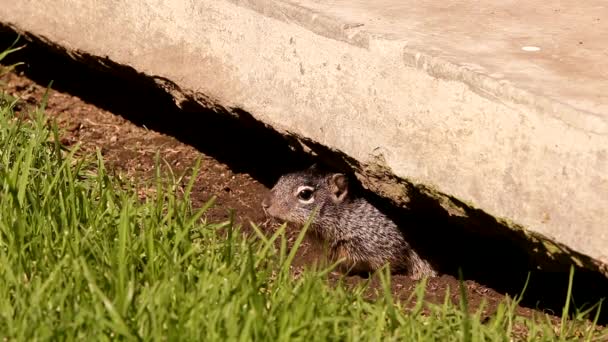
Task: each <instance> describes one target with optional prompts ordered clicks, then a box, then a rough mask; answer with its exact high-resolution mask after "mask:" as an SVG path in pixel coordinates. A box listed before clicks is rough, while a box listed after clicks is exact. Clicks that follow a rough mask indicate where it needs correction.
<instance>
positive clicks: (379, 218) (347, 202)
mask: <svg viewBox="0 0 608 342" xmlns="http://www.w3.org/2000/svg"><path fill="white" fill-rule="evenodd" d="M349 190H350V188H349V182H348V178H347V176H346V175H345V174H343V173H332V172H327V171H324V170H322V169H321V168H320V167H318V166H317V165H316V164H315V165H313V166H311V167H310V168H308V169H306V170H303V171H299V172H294V173H288V174H286V175H283V176H282V177H280V179H279V180H278V181H277V183H276V185H275V186H274V187H273V188H272V189H271V190H270V193H269V194H268V195H267V196H266V198H264V200H263V202H262V207H263V210H264V212H265V213H266V214H267V215H270V216H271V217H273V218H276V219H280V220H283V221H287V222H291V223H295V224H300V225H304V224H305V223H306V222H307V221H308V219H309V218H310V217H311V215H314V216H312V217H313V219H312V221H311V225H310V227H309V230H308V232H307V233H308V235H309V236H312V237H313V238H316V239H317V240H320V241H321V242H323V243H325V244H326V246H327V247H328V252H329V253H328V256H329V258H330V260H331V261H332V262H337V261H339V260H341V262H340V263H339V264H338V270H339V271H341V272H343V273H354V274H361V273H372V272H374V271H376V270H378V269H380V268H381V267H383V266H384V265H386V264H387V263H388V264H389V268H390V271H391V272H392V273H404V274H407V275H409V276H411V277H412V278H414V279H420V278H422V277H425V276H436V275H437V272H436V270H435V269H434V268H433V267H432V266H431V265H430V264H429V263H428V262H427V261H426V260H424V259H422V258H421V257H420V255H418V253H416V251H414V250H413V249H412V248H411V246H410V244H409V243H408V242H407V241H406V240H405V238H404V236H403V233H402V232H401V231H400V230H399V227H398V226H397V225H396V224H395V223H394V222H393V221H392V220H391V219H389V218H388V217H387V216H386V215H384V214H383V213H382V212H380V210H378V209H377V208H376V207H374V206H373V205H372V204H370V203H369V202H368V201H367V200H366V199H365V198H363V197H359V196H356V195H354V194H352V193H351V191H349Z"/></svg>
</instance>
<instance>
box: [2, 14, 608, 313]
mask: <svg viewBox="0 0 608 342" xmlns="http://www.w3.org/2000/svg"><path fill="white" fill-rule="evenodd" d="M14 38H15V33H14V32H13V31H11V29H10V28H7V27H2V26H1V25H0V47H3V46H8V45H10V43H11V42H12V41H13V40H14ZM30 38H31V39H33V43H29V44H28V47H27V49H25V50H23V51H21V52H19V53H18V54H14V55H12V56H11V57H10V58H12V59H13V60H12V61H13V62H15V61H21V62H24V63H25V64H24V65H23V66H21V67H20V68H19V70H20V72H23V73H25V74H26V76H27V77H28V78H30V79H32V80H34V81H35V82H37V83H38V84H42V85H48V84H49V82H50V81H51V80H53V81H54V83H53V88H54V89H56V90H59V91H61V92H66V93H70V94H73V95H75V96H78V97H80V98H81V99H83V100H84V101H86V102H89V103H93V104H95V105H96V106H97V107H100V108H102V109H105V110H107V111H110V112H112V113H115V114H118V115H121V116H122V117H124V118H126V119H128V120H129V121H131V122H133V123H135V124H137V125H140V126H145V127H147V128H149V129H152V130H156V131H159V132H162V133H165V134H168V135H171V136H174V137H176V138H177V139H179V140H180V141H182V142H184V143H186V144H189V145H192V146H194V147H196V148H197V149H198V150H199V151H201V152H203V153H205V154H207V155H210V156H213V157H214V158H216V159H217V160H219V161H221V162H223V163H225V164H227V165H229V166H230V168H231V169H232V170H233V171H234V172H242V173H248V174H250V175H251V176H252V177H253V178H255V179H256V180H257V181H259V182H260V183H262V184H264V185H266V186H267V187H270V186H272V184H273V183H274V182H275V181H276V179H277V178H278V177H279V176H280V175H281V174H283V173H285V172H288V171H292V170H296V169H301V168H303V167H306V166H308V165H309V164H310V157H308V156H307V155H305V154H303V153H302V152H301V151H300V150H298V149H297V148H294V146H297V144H288V143H287V140H286V139H285V138H284V137H283V136H281V135H280V134H279V133H277V132H276V131H274V130H272V129H271V128H269V127H267V126H265V125H264V124H263V123H261V122H259V121H256V120H255V119H254V118H253V117H252V116H251V115H250V114H248V113H246V112H244V111H242V110H239V109H234V108H232V109H225V108H221V107H217V106H214V105H213V104H212V103H211V102H209V101H208V99H205V98H196V96H198V95H192V96H191V97H190V98H187V99H186V100H185V101H183V102H182V103H181V104H180V106H179V107H178V106H177V105H176V104H175V103H174V101H173V97H172V96H170V95H168V94H167V92H166V90H167V88H171V87H173V88H175V87H176V86H175V85H173V84H171V83H170V82H168V81H166V80H159V79H157V82H155V81H154V79H152V78H150V77H147V76H145V75H142V74H139V73H137V72H136V71H135V70H133V69H132V68H130V67H126V66H121V65H117V64H115V63H112V62H111V61H108V60H104V59H99V58H94V57H91V56H86V55H81V56H79V57H77V59H78V61H74V60H72V59H70V58H68V57H67V56H66V54H65V53H64V52H62V51H61V50H60V49H54V48H52V46H49V44H46V43H45V42H41V41H39V40H36V39H34V38H33V37H30ZM22 42H24V41H23V40H22ZM8 62H9V63H10V62H11V61H10V60H9V61H8ZM159 83H161V84H163V87H164V89H163V87H159ZM201 103H208V105H205V106H203V105H201ZM180 107H181V108H180ZM311 147H312V148H313V150H315V151H316V152H318V153H319V154H320V155H322V156H326V157H327V159H331V158H332V157H333V158H336V157H338V158H339V159H340V160H347V159H348V157H346V156H343V155H341V156H340V155H336V154H335V152H332V151H328V150H326V149H324V148H323V147H322V146H315V145H314V144H311ZM348 163H351V164H356V161H353V160H349V161H348ZM400 181H401V182H402V180H400ZM409 190H410V193H409V194H408V195H409V197H410V199H411V202H410V203H409V205H408V206H409V210H405V209H400V208H396V207H394V206H392V205H391V204H390V203H388V202H387V201H385V200H383V199H381V198H379V197H377V196H375V195H374V194H371V193H367V194H366V196H368V197H369V198H370V199H371V200H372V201H374V202H376V204H377V205H378V206H379V207H382V208H384V209H385V211H386V212H387V213H388V214H389V215H391V216H392V217H393V218H395V220H396V221H398V222H402V223H403V224H402V226H404V227H408V229H407V231H406V232H405V233H406V234H407V235H408V237H409V240H410V241H412V244H413V245H415V246H416V247H417V248H418V249H419V250H420V251H421V254H423V255H425V256H427V257H428V258H429V259H431V260H433V261H434V263H435V264H436V265H437V267H438V268H439V269H441V270H442V271H443V272H445V273H447V274H451V275H453V276H458V270H459V268H461V269H462V270H463V273H464V277H465V278H466V279H472V280H475V281H477V282H479V283H481V284H484V285H486V286H489V287H491V288H493V289H495V290H497V291H499V292H501V293H508V294H510V295H517V294H519V293H520V292H521V291H522V289H523V288H524V286H525V284H526V280H527V279H528V275H529V276H530V277H529V282H528V284H527V289H526V292H525V295H524V297H523V301H522V305H524V306H527V307H530V308H535V309H541V310H547V311H549V312H551V313H553V314H557V315H559V314H560V313H561V310H562V307H563V305H564V301H565V295H566V291H567V288H568V278H569V270H570V265H569V263H568V262H567V259H566V258H561V259H560V258H559V256H560V255H561V254H559V253H558V254H557V256H558V258H557V259H552V258H551V257H550V256H548V254H547V248H546V247H545V246H544V245H543V244H542V243H540V242H539V243H534V242H530V241H529V240H528V239H527V238H526V237H525V236H524V235H523V234H522V233H520V232H517V231H513V230H511V229H508V228H506V227H505V226H504V225H503V224H502V223H500V222H497V221H496V220H495V219H494V218H493V217H491V216H489V215H487V214H485V213H484V212H482V211H479V210H475V209H471V208H469V207H467V206H466V205H464V204H463V203H460V205H462V208H463V210H465V211H466V215H465V216H466V217H461V216H453V215H450V214H449V213H448V212H446V210H445V209H444V208H442V207H441V206H440V205H439V204H438V202H437V201H436V200H434V199H433V198H432V197H431V196H429V195H428V191H426V190H425V189H424V188H423V187H414V186H412V185H410V186H409ZM361 191H363V190H361ZM451 200H452V201H454V202H455V203H459V202H458V201H457V200H456V199H451ZM581 257H582V258H584V256H581ZM539 266H542V269H539ZM607 293H608V279H606V278H605V277H604V276H602V275H601V274H600V273H599V272H593V271H589V270H586V269H582V268H576V272H575V278H574V288H573V301H574V304H575V306H576V307H578V308H588V307H589V306H591V305H593V304H595V303H597V302H598V301H599V300H600V299H602V298H605V297H606V296H607ZM600 322H601V323H604V324H606V323H608V310H603V313H602V314H601V317H600Z"/></svg>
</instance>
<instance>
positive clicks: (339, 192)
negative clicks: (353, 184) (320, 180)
mask: <svg viewBox="0 0 608 342" xmlns="http://www.w3.org/2000/svg"><path fill="white" fill-rule="evenodd" d="M329 189H330V191H331V193H332V195H334V200H335V201H336V202H342V201H343V200H344V198H346V195H347V194H348V179H347V178H346V176H345V175H344V174H342V173H334V174H333V175H331V177H330V178H329Z"/></svg>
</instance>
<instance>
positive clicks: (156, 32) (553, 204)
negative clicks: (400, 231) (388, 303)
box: [0, 0, 608, 274]
mask: <svg viewBox="0 0 608 342" xmlns="http://www.w3.org/2000/svg"><path fill="white" fill-rule="evenodd" d="M369 3H371V2H368V1H361V0H359V1H356V0H329V1H321V0H301V1H296V0H289V1H286V0H283V1H281V0H231V1H228V0H188V1H167V0H165V1H162V0H161V1H151V0H148V1H144V0H142V1H138V2H114V1H109V0H100V1H96V2H94V3H91V2H75V1H68V0H21V1H14V2H10V3H9V2H6V3H5V4H3V6H1V7H0V22H3V23H6V24H9V25H12V26H13V27H15V28H16V29H17V30H19V31H23V32H29V33H32V34H34V35H36V36H38V37H43V38H44V39H46V40H47V41H49V42H52V43H53V44H56V45H59V46H61V47H63V48H65V49H66V50H67V52H68V53H70V54H73V55H74V56H76V57H77V56H78V55H79V54H83V53H86V54H88V55H92V56H97V57H101V58H109V59H110V60H112V61H113V62H116V63H120V64H124V65H129V66H131V67H133V68H134V69H136V70H138V71H140V72H142V73H144V74H147V75H149V76H150V77H155V78H157V79H158V80H159V83H162V84H166V82H165V81H164V80H170V81H172V82H174V83H175V85H176V87H175V86H172V87H170V89H169V90H170V91H172V92H173V93H174V94H175V95H176V98H177V99H179V98H183V96H184V94H185V95H192V94H199V95H200V94H202V95H204V99H205V101H209V102H212V103H213V104H214V105H221V106H224V107H226V108H233V107H238V108H242V109H244V110H246V111H248V112H250V113H251V114H252V115H254V116H255V117H256V118H258V119H260V120H262V121H264V122H266V123H268V124H270V125H272V126H273V127H275V128H277V129H278V130H281V131H283V132H286V133H290V134H294V135H296V136H298V137H302V138H306V139H310V140H312V141H314V142H317V143H320V144H322V145H324V146H327V147H329V148H331V149H334V150H337V151H340V152H342V153H344V154H345V155H347V156H349V157H351V158H354V159H355V160H357V161H358V163H355V164H354V167H355V168H357V170H358V172H359V175H360V176H361V179H362V180H363V182H364V184H366V185H368V186H370V187H371V188H372V189H374V190H376V191H378V192H380V193H381V194H383V195H385V196H388V197H391V198H393V199H395V200H397V201H407V194H406V193H404V191H405V190H404V189H406V186H404V185H403V184H399V182H397V183H387V182H386V181H384V180H383V179H385V177H384V176H386V175H387V174H389V173H390V174H391V175H396V176H397V177H399V178H400V179H403V180H405V181H407V182H409V184H414V186H419V187H420V188H421V189H422V188H423V189H426V190H425V191H426V192H427V193H429V196H436V198H437V200H439V201H440V202H441V203H442V204H443V205H444V206H445V207H446V210H449V211H450V212H451V213H453V214H454V215H466V211H463V210H459V209H458V207H459V206H462V203H460V202H458V201H453V200H452V198H457V199H459V200H460V201H462V202H464V203H467V204H468V206H469V208H480V209H482V210H484V211H485V212H487V213H489V214H491V215H494V216H496V217H498V218H504V219H506V221H505V220H502V221H501V222H504V224H505V225H509V226H512V227H519V226H523V227H525V228H526V229H527V231H528V232H529V234H531V235H534V236H541V235H542V236H547V237H549V238H551V239H554V240H555V241H557V242H559V243H563V244H566V245H567V246H569V247H570V248H573V249H574V250H576V251H577V252H579V253H582V254H585V255H588V256H591V257H593V258H595V260H596V261H598V260H599V261H601V262H604V263H606V262H608V231H607V230H606V225H605V223H604V222H606V221H607V220H608V210H606V208H608V80H607V75H608V62H607V61H608V59H606V55H607V53H608V50H606V47H605V45H604V44H603V41H604V40H605V37H606V36H608V8H607V7H606V6H608V5H606V4H605V2H604V1H601V0H589V1H586V2H584V3H576V4H574V3H563V2H561V1H556V0H548V1H543V2H540V1H503V2H500V3H498V2H494V1H490V0H482V1H475V2H470V1H462V0H456V1H430V0H427V1H416V2H414V1H409V0H402V1H396V0H393V1H389V0H381V1H375V2H373V5H369ZM199 98H200V97H199ZM428 189H435V190H428ZM457 202H458V203H457ZM459 203H460V204H459ZM455 208H456V209H455ZM560 253H561V252H560ZM577 260H578V261H579V262H580V258H579V259H577ZM585 263H587V262H585ZM593 263H594V262H593ZM594 265H595V266H597V265H598V264H594ZM599 267H604V268H603V270H604V271H605V272H607V274H608V271H607V269H606V268H605V265H603V266H599Z"/></svg>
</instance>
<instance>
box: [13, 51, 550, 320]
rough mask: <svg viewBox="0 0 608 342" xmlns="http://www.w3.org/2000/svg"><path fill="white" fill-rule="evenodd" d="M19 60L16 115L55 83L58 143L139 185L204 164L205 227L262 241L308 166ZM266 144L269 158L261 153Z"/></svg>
mask: <svg viewBox="0 0 608 342" xmlns="http://www.w3.org/2000/svg"><path fill="white" fill-rule="evenodd" d="M34 54H36V53H34ZM15 58H16V60H26V61H27V62H28V64H26V65H24V66H21V67H19V68H18V69H17V71H16V72H13V73H9V74H8V75H6V76H5V77H4V79H3V80H2V81H3V82H4V83H5V86H3V88H5V89H6V92H7V93H8V94H10V95H12V96H17V97H19V98H21V100H22V103H23V104H22V105H19V107H18V110H21V111H26V110H27V109H28V106H30V105H35V104H38V103H40V101H41V99H42V98H43V95H44V93H45V91H46V87H47V85H48V84H49V82H50V81H51V80H53V81H54V82H55V83H54V84H53V86H52V88H53V89H54V90H51V91H50V93H49V95H48V102H47V106H46V111H47V113H48V114H49V115H51V116H53V117H54V118H55V119H56V121H57V123H58V125H59V127H60V128H61V130H62V141H63V143H64V144H66V145H68V146H71V145H75V144H81V145H82V149H83V150H84V151H94V150H96V149H100V151H101V153H102V155H103V156H104V158H105V161H106V163H107V165H108V166H109V168H110V169H112V170H114V171H115V172H116V173H117V174H120V175H121V177H126V178H128V179H133V180H136V181H137V180H141V179H149V178H150V177H151V176H152V174H153V170H154V168H155V160H156V159H155V158H156V154H157V153H159V155H160V157H161V158H162V159H163V160H164V161H166V163H167V164H168V165H170V166H171V168H172V169H173V170H174V171H175V173H176V174H180V172H182V171H184V170H188V169H189V168H190V167H191V166H192V165H193V164H194V162H195V161H196V160H197V158H201V159H202V163H201V170H200V172H199V175H198V177H197V180H196V183H195V186H194V189H193V192H192V195H191V197H192V199H193V201H194V205H195V206H202V205H203V204H204V203H205V202H207V201H208V200H209V199H210V198H212V197H213V196H216V197H217V200H216V201H215V205H214V206H213V207H212V208H211V209H210V210H209V212H208V214H207V216H208V218H209V219H210V220H225V219H227V218H228V217H229V210H231V209H234V210H235V213H236V221H237V222H238V223H239V224H241V225H242V226H243V228H244V229H245V230H246V229H247V227H249V224H250V222H254V223H256V224H258V225H259V226H260V227H261V228H262V229H263V230H264V231H267V232H271V231H273V230H274V229H276V227H277V224H276V223H275V222H273V221H271V220H269V219H267V217H266V216H265V215H264V213H263V211H262V210H261V206H260V203H261V201H262V199H263V196H264V195H265V193H266V191H267V190H268V188H269V186H271V185H272V184H273V182H274V181H275V180H276V179H277V178H278V176H279V175H280V174H282V173H284V172H286V171H288V170H289V169H293V168H299V167H301V166H303V165H307V160H301V159H300V158H301V157H300V156H293V154H292V153H291V151H290V150H289V148H287V147H285V148H283V147H281V148H277V146H279V145H284V143H283V142H282V140H281V138H280V137H274V136H271V137H268V136H266V137H264V138H263V139H262V138H260V136H259V135H258V134H259V130H258V127H252V126H251V125H249V126H246V127H245V128H243V127H241V126H238V125H236V124H235V123H234V122H233V121H231V120H234V119H231V118H227V117H228V116H229V115H228V114H224V113H220V114H217V113H215V112H213V111H209V112H199V111H194V110H193V111H189V110H188V107H187V106H186V108H184V109H180V110H177V109H176V108H175V107H174V106H173V105H172V102H171V100H170V99H169V100H168V101H166V103H167V105H166V106H159V105H158V104H159V103H161V102H159V101H157V98H158V97H159V96H160V97H162V96H163V95H162V94H160V93H158V92H157V91H153V90H146V89H147V88H146V86H145V85H141V87H140V84H137V83H122V81H120V80H119V81H117V80H116V79H115V78H114V76H111V75H106V74H105V73H102V72H98V71H89V69H83V68H82V67H81V66H77V65H76V66H75V65H74V64H71V63H70V62H67V60H66V59H64V58H55V57H52V55H50V54H45V55H44V58H42V61H41V60H40V59H39V58H37V57H35V56H34V57H32V55H31V54H30V55H21V56H16V57H15ZM104 77H106V78H107V79H104ZM142 89H143V90H142ZM147 99H150V101H147ZM178 115H179V116H178ZM193 115H196V116H197V117H199V118H202V119H198V120H195V121H193V122H196V123H198V124H197V125H190V126H189V127H184V126H183V125H182V126H178V125H177V124H176V122H177V121H180V120H182V119H183V118H187V119H188V118H189V116H193ZM127 118H128V119H127ZM186 121H187V120H186ZM147 127H151V128H153V129H148V128H147ZM160 132H163V133H160ZM176 137H179V140H178V138H176ZM193 137H194V138H193ZM270 145H272V146H273V147H272V149H269V150H270V151H273V153H272V154H271V155H268V154H264V153H262V152H260V151H263V150H264V148H265V146H270ZM194 146H196V148H195V147H194ZM296 234H297V227H289V229H288V235H289V237H290V239H292V240H293V238H294V236H295V235H296ZM317 259H318V253H317V249H316V248H314V246H311V245H310V243H309V242H307V241H306V242H305V243H304V245H303V246H302V248H301V249H300V250H299V253H298V256H297V258H296V260H297V262H296V267H303V266H305V265H309V264H311V263H313V261H315V260H317ZM334 277H336V278H337V275H334ZM344 281H345V283H346V284H348V285H355V284H358V283H360V282H361V281H364V279H362V278H360V277H357V276H352V277H346V278H345V279H344ZM391 282H392V291H393V296H394V297H396V298H399V299H407V298H408V297H409V296H410V295H411V293H412V291H413V290H414V288H415V286H416V284H417V282H416V281H414V280H412V279H410V278H408V277H405V276H393V277H392V280H391ZM464 284H465V288H466V293H467V299H468V303H469V306H470V308H471V309H472V310H475V309H476V308H478V307H479V306H480V305H482V303H483V305H484V308H485V309H484V313H485V314H486V315H491V314H492V313H493V312H494V311H495V310H496V309H497V306H498V304H499V303H500V302H502V301H503V300H504V299H505V295H504V293H499V292H498V291H496V290H494V289H492V288H489V287H486V286H484V285H482V284H480V283H478V282H476V281H473V280H466V281H465V283H464ZM371 289H372V292H373V291H374V290H378V289H379V285H378V283H377V282H375V281H372V285H371ZM448 290H449V293H450V299H451V300H452V301H453V302H454V303H455V304H458V303H459V300H460V298H459V297H460V296H459V295H458V293H459V281H458V279H456V278H455V277H454V276H451V275H443V276H440V277H437V278H432V279H430V280H429V283H428V286H427V291H426V300H428V301H429V302H433V303H441V302H443V301H444V299H445V295H446V291H448ZM512 294H517V293H512ZM541 307H542V306H541ZM517 313H518V314H519V315H523V316H526V317H542V316H543V315H545V314H547V315H548V317H549V318H550V320H552V321H554V322H558V321H559V319H558V318H557V317H556V316H558V315H559V314H560V313H559V312H554V311H551V309H550V308H549V309H546V308H545V309H544V310H537V309H536V308H534V305H530V304H528V307H523V306H520V307H518V308H517Z"/></svg>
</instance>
